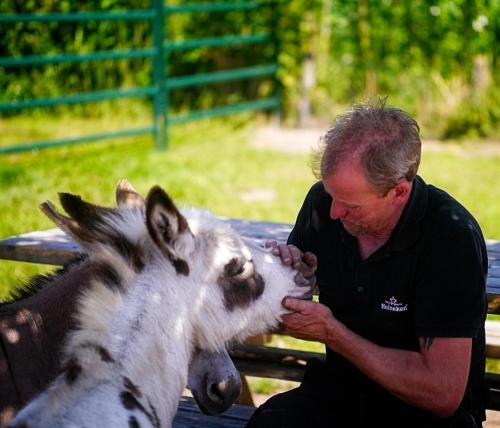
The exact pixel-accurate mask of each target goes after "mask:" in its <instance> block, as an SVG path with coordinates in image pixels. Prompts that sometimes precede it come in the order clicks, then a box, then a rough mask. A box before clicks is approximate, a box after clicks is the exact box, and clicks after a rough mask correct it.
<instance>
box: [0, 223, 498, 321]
mask: <svg viewBox="0 0 500 428" xmlns="http://www.w3.org/2000/svg"><path fill="white" fill-rule="evenodd" d="M225 221H228V222H229V223H230V224H231V226H232V227H233V228H234V229H235V230H237V231H238V232H239V233H240V234H241V235H243V236H246V237H249V238H252V239H253V240H255V241H256V242H257V243H258V244H260V245H264V244H265V242H266V241H267V240H269V239H274V240H276V241H281V242H285V241H286V239H287V237H288V234H289V233H290V230H291V228H292V225H290V224H286V223H271V222H263V221H250V220H240V219H225ZM486 245H487V248H488V264H489V271H488V279H487V284H486V288H487V293H488V312H489V313H490V314H498V315H500V241H493V240H489V241H487V243H486ZM79 252H80V247H79V246H78V244H76V243H75V242H74V241H73V240H71V238H69V237H68V236H67V235H66V234H65V233H64V232H62V231H61V230H59V229H49V230H42V231H36V232H29V233H24V234H22V235H19V236H14V237H11V238H7V239H4V240H1V241H0V259H5V260H17V261H22V262H31V263H45V264H52V265H62V264H64V263H66V262H68V261H69V260H71V259H72V258H74V257H75V256H76V255H77V254H78V253H79Z"/></svg>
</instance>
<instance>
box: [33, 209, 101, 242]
mask: <svg viewBox="0 0 500 428" xmlns="http://www.w3.org/2000/svg"><path fill="white" fill-rule="evenodd" d="M40 209H41V210H42V211H43V213H44V214H45V215H46V216H47V217H48V218H49V219H51V220H52V221H53V222H54V223H55V225H56V226H57V227H59V228H60V229H61V230H63V231H64V232H66V233H67V234H68V235H70V236H72V237H73V238H74V239H76V240H77V241H79V242H92V241H93V240H94V239H95V238H94V236H93V235H92V233H90V232H89V231H87V229H84V228H82V227H80V225H79V224H78V222H77V221H76V220H74V219H72V218H70V217H66V216H64V215H62V214H60V213H59V212H58V211H57V210H56V208H55V207H54V205H53V204H52V202H50V201H46V202H44V203H43V204H41V205H40Z"/></svg>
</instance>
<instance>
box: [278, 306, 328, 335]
mask: <svg viewBox="0 0 500 428" xmlns="http://www.w3.org/2000/svg"><path fill="white" fill-rule="evenodd" d="M282 305H283V306H284V307H285V308H286V309H289V310H291V311H292V313H291V314H286V315H283V316H282V317H281V320H282V324H283V328H284V330H285V331H286V332H287V333H288V334H289V335H291V336H293V337H296V338H297V339H303V340H314V341H317V342H322V343H326V342H327V340H328V331H329V328H331V324H332V322H333V321H335V318H334V317H333V315H332V312H331V311H330V309H329V308H328V307H326V306H325V305H323V304H321V303H315V302H308V301H305V300H299V299H294V298H293V297H286V298H285V299H283V302H282Z"/></svg>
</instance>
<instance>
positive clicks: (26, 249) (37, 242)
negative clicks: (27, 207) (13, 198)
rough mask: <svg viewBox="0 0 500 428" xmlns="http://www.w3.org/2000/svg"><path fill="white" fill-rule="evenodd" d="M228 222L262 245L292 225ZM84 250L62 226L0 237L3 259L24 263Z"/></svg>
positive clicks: (62, 258) (60, 260)
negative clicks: (61, 228)
mask: <svg viewBox="0 0 500 428" xmlns="http://www.w3.org/2000/svg"><path fill="white" fill-rule="evenodd" d="M222 220H224V221H227V222H228V223H229V224H231V226H232V227H233V228H234V229H235V230H236V231H238V233H240V234H241V235H243V236H245V237H248V238H251V239H252V240H253V241H255V242H256V243H257V244H258V245H262V246H263V245H265V243H266V241H267V240H269V239H274V240H276V241H280V242H285V241H286V240H287V238H288V234H289V233H290V230H291V228H292V226H291V225H290V224H285V223H271V222H260V221H250V220H241V219H222ZM80 252H81V248H80V247H79V246H78V244H77V243H75V242H74V241H73V240H72V239H71V238H70V237H69V236H68V235H66V234H65V233H64V232H63V231H61V230H60V229H49V230H42V231H35V232H29V233H24V234H22V235H19V236H13V237H10V238H7V239H3V240H0V259H5V260H16V261H21V262H31V263H45V264H52V265H63V264H64V263H66V262H68V261H69V260H71V259H72V258H73V257H75V256H76V255H78V254H79V253H80Z"/></svg>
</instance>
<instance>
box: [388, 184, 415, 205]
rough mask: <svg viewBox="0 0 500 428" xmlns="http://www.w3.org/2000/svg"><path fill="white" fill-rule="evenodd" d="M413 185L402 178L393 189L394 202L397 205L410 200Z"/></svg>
mask: <svg viewBox="0 0 500 428" xmlns="http://www.w3.org/2000/svg"><path fill="white" fill-rule="evenodd" d="M411 188H412V183H411V182H409V181H408V180H406V179H404V178H402V179H401V180H399V181H398V183H397V184H396V185H395V186H394V187H393V188H392V189H391V192H392V193H393V200H394V202H395V203H396V204H399V203H404V202H406V200H407V199H408V197H409V196H410V193H411Z"/></svg>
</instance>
